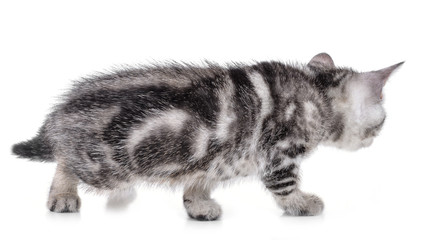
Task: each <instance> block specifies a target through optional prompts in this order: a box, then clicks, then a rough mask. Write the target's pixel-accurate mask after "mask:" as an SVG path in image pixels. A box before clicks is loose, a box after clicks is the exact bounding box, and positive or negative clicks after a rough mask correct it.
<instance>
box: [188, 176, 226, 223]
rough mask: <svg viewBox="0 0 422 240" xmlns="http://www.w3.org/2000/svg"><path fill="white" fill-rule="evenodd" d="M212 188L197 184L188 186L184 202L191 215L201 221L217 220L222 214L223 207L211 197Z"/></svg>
mask: <svg viewBox="0 0 422 240" xmlns="http://www.w3.org/2000/svg"><path fill="white" fill-rule="evenodd" d="M210 193H211V188H210V187H206V186H204V185H200V184H195V185H192V186H186V187H185V191H184V194H183V204H184V205H185V208H186V211H187V213H188V215H189V217H191V218H193V219H196V220H200V221H213V220H217V219H218V218H219V217H220V215H221V207H220V205H218V203H217V202H216V201H214V199H211V197H210Z"/></svg>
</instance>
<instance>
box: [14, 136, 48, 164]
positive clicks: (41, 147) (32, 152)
mask: <svg viewBox="0 0 422 240" xmlns="http://www.w3.org/2000/svg"><path fill="white" fill-rule="evenodd" d="M12 152H13V153H14V154H16V155H17V156H19V157H22V158H30V159H31V160H34V161H41V162H53V161H54V159H53V148H52V147H51V145H50V143H49V142H48V141H45V139H44V137H43V136H42V134H38V136H36V137H35V138H33V139H31V140H28V141H25V142H21V143H18V144H15V145H13V147H12Z"/></svg>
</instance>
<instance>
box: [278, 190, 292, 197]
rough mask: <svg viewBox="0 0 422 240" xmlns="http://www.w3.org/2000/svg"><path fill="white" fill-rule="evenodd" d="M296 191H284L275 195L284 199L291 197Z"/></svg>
mask: <svg viewBox="0 0 422 240" xmlns="http://www.w3.org/2000/svg"><path fill="white" fill-rule="evenodd" d="M295 190H296V189H292V190H289V191H283V192H279V193H278V192H277V193H274V194H275V195H278V196H283V197H285V196H287V195H290V194H291V193H292V192H294V191H295Z"/></svg>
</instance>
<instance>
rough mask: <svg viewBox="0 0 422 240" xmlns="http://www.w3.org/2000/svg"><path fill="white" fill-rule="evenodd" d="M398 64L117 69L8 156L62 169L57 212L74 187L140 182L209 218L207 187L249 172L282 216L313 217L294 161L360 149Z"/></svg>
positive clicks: (377, 120)
mask: <svg viewBox="0 0 422 240" xmlns="http://www.w3.org/2000/svg"><path fill="white" fill-rule="evenodd" d="M398 66H399V65H394V66H392V67H390V68H386V69H383V70H379V71H375V72H370V73H358V72H356V71H354V70H351V69H349V68H337V67H335V65H334V62H333V61H332V59H331V57H330V56H329V55H328V54H325V53H322V54H318V55H316V56H315V57H314V58H312V60H311V61H310V62H309V63H308V64H306V65H287V64H283V63H280V62H261V63H256V64H254V65H240V64H235V65H232V66H227V67H222V66H218V65H213V64H208V65H207V66H205V67H197V66H192V65H181V64H170V65H168V66H155V67H141V68H135V69H125V70H121V71H118V72H115V73H112V74H108V75H102V76H94V77H91V78H86V79H83V80H82V81H80V82H78V83H76V84H75V85H74V87H73V88H72V90H71V91H69V92H68V93H67V94H66V95H65V96H64V98H63V102H62V103H61V104H59V105H57V106H56V107H55V109H54V111H53V112H52V113H51V114H49V115H48V117H47V120H46V121H45V123H44V125H43V127H42V128H41V130H40V132H39V134H38V135H37V137H35V138H34V139H33V140H30V141H28V142H24V143H21V144H18V145H15V146H14V147H13V152H14V153H15V154H17V155H19V156H22V157H28V158H32V159H43V160H51V161H56V162H57V163H58V167H57V172H56V175H55V177H54V180H53V184H52V187H51V191H50V197H49V201H48V207H49V209H50V210H51V211H55V212H75V211H78V209H79V206H80V200H79V197H78V195H77V186H78V184H79V183H84V184H85V185H88V186H90V187H92V188H94V189H98V190H110V191H112V192H114V193H116V192H119V191H120V189H130V188H131V186H132V185H133V184H136V183H137V182H140V181H146V182H152V183H159V184H168V185H171V186H175V185H181V186H184V187H185V193H184V205H185V207H186V210H187V212H188V215H189V216H191V217H192V218H195V219H198V220H215V219H217V218H219V216H220V214H221V208H220V206H219V205H218V204H217V203H216V202H215V201H214V200H213V199H211V197H210V193H211V190H212V189H213V188H214V187H216V186H217V185H218V184H219V183H220V182H224V181H227V180H230V179H234V178H238V177H244V176H250V175H255V176H259V177H260V178H261V179H262V181H263V183H264V184H265V186H266V187H267V189H268V190H269V191H271V192H272V193H273V195H274V197H275V199H276V202H277V203H278V204H279V205H280V207H282V208H283V209H284V210H285V211H286V213H288V214H291V215H317V214H319V213H320V212H321V211H322V210H323V206H324V205H323V203H322V201H321V200H320V199H319V198H318V197H317V196H315V195H310V194H306V193H303V192H302V191H300V189H299V182H300V181H299V177H298V176H299V167H300V163H301V161H302V159H303V158H305V157H306V156H308V155H309V154H310V153H311V152H312V151H313V150H314V149H315V148H316V147H317V146H318V145H319V144H321V143H325V144H328V145H334V146H337V147H340V148H345V149H357V148H360V147H363V146H368V145H369V144H370V143H371V142H372V139H373V137H375V136H376V135H377V134H378V132H379V130H380V128H381V127H382V124H383V123H384V119H385V112H384V110H383V108H382V105H381V104H382V100H381V99H380V97H381V96H380V89H381V88H382V86H383V85H384V83H385V81H386V79H387V78H388V77H389V75H390V74H391V73H392V72H393V71H394V70H395V69H396V68H397V67H398ZM357 109H359V110H357ZM362 109H363V110H362ZM361 110H362V111H361ZM113 198H115V197H113Z"/></svg>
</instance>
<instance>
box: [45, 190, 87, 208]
mask: <svg viewBox="0 0 422 240" xmlns="http://www.w3.org/2000/svg"><path fill="white" fill-rule="evenodd" d="M47 207H48V209H50V211H52V212H58V213H73V212H78V211H79V208H80V207H81V199H80V198H79V196H78V195H76V194H70V193H66V194H57V195H53V196H50V197H49V198H48V202H47Z"/></svg>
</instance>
